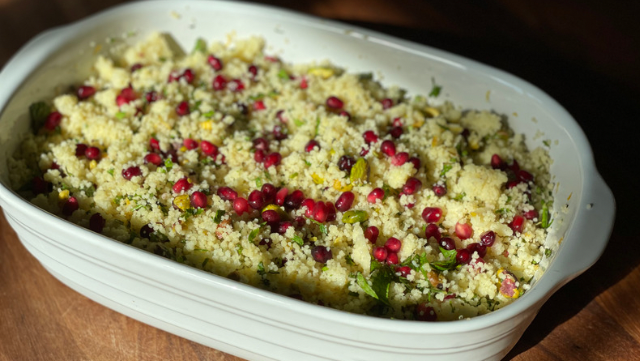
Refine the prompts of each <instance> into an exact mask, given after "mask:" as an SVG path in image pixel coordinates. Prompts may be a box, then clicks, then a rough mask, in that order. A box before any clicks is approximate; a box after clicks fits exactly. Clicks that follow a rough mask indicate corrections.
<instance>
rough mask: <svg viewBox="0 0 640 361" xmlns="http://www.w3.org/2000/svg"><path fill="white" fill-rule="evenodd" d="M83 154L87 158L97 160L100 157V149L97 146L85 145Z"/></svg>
mask: <svg viewBox="0 0 640 361" xmlns="http://www.w3.org/2000/svg"><path fill="white" fill-rule="evenodd" d="M84 156H85V157H87V159H91V160H98V159H100V149H99V148H98V147H87V149H86V150H85V151H84Z"/></svg>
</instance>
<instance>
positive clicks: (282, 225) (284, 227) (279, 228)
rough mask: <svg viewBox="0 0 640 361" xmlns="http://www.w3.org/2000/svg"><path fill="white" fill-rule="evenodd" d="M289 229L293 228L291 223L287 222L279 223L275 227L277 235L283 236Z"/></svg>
mask: <svg viewBox="0 0 640 361" xmlns="http://www.w3.org/2000/svg"><path fill="white" fill-rule="evenodd" d="M291 227H293V223H291V222H289V221H284V222H280V223H278V225H277V226H276V232H277V233H278V234H285V233H287V229H289V228H291Z"/></svg>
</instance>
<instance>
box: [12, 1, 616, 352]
mask: <svg viewBox="0 0 640 361" xmlns="http://www.w3.org/2000/svg"><path fill="white" fill-rule="evenodd" d="M152 31H161V32H166V33H169V34H171V35H172V36H173V37H174V38H175V39H176V40H177V41H178V43H180V44H181V45H182V47H183V48H186V49H188V48H190V46H191V45H192V44H193V43H194V42H195V40H196V39H197V38H198V37H203V38H206V39H223V38H224V36H225V35H226V34H228V33H230V32H236V33H237V35H238V36H242V37H244V36H250V35H260V36H263V37H264V38H265V39H266V41H267V44H269V45H270V46H271V47H273V49H270V50H271V51H274V52H277V53H278V54H279V55H282V56H283V58H285V59H287V61H292V62H296V63H300V62H309V61H312V60H322V59H330V60H331V61H332V62H333V63H335V64H339V65H341V66H345V67H347V69H348V70H349V71H351V72H359V71H376V72H378V71H379V72H380V73H382V74H384V80H383V82H384V83H385V85H394V84H397V85H400V86H402V87H404V88H406V89H407V90H408V91H409V92H410V93H414V94H417V93H423V94H425V93H427V92H428V89H430V87H431V81H432V80H431V79H432V78H436V79H438V82H439V83H441V84H442V85H443V86H444V88H443V90H444V91H443V95H442V96H443V97H444V98H445V99H446V100H451V101H452V102H454V103H455V104H457V105H461V106H463V107H465V108H475V109H487V110H493V111H496V112H497V113H500V114H509V115H510V116H509V124H510V126H511V127H512V128H513V129H514V130H515V132H517V133H524V134H525V136H526V142H527V145H528V146H529V148H534V147H536V146H539V145H541V144H542V141H543V139H550V140H551V147H550V155H551V157H552V158H553V159H554V164H553V165H552V168H551V172H552V174H553V175H554V176H555V179H554V181H555V182H557V183H558V187H556V189H555V194H554V196H555V199H556V200H557V201H556V202H555V212H556V222H554V226H553V229H552V233H553V235H554V237H549V242H551V241H550V240H551V239H552V238H553V239H556V240H557V239H561V240H562V242H561V243H560V244H557V242H555V243H556V244H553V243H550V244H548V245H547V246H548V247H550V248H553V249H554V250H555V251H554V252H553V257H551V258H550V261H547V262H544V263H542V264H541V267H542V268H546V271H545V273H544V274H543V276H542V277H541V278H540V279H539V280H538V281H536V282H535V284H534V285H533V287H532V288H531V290H529V291H528V292H527V293H526V294H525V295H523V296H522V297H521V298H520V299H518V300H517V301H516V302H514V304H512V305H509V306H507V307H505V308H503V309H500V310H498V311H495V312H493V313H490V314H488V315H484V316H479V317H476V318H473V319H470V320H464V321H456V322H440V323H426V322H413V321H400V320H386V319H378V318H373V317H368V316H362V315H355V314H349V313H345V312H341V311H337V310H334V309H330V308H325V307H320V306H317V305H312V304H307V303H304V302H301V301H298V300H295V299H291V298H288V297H285V296H281V295H278V294H274V293H270V292H267V291H264V290H260V289H256V288H253V287H251V286H247V285H244V284H240V283H237V282H235V281H232V280H229V279H226V278H223V277H219V276H216V275H213V274H209V273H206V272H202V271H200V270H197V269H192V268H190V267H187V266H185V265H182V264H179V263H176V262H173V261H170V260H167V259H165V258H162V257H160V256H157V255H154V254H150V253H147V252H145V251H142V250H139V249H137V248H134V247H132V246H129V245H126V244H123V243H120V242H117V241H115V240H111V239H109V238H106V237H104V236H101V235H99V234H96V233H93V232H91V231H88V230H86V229H83V228H81V227H78V226H75V225H73V224H71V223H69V222H66V221H65V220H63V219H61V218H58V217H56V216H53V215H51V214H49V213H47V212H45V211H43V210H41V209H38V208H37V207H35V206H33V205H32V204H30V203H28V202H27V201H25V200H24V199H22V198H21V197H19V196H18V195H17V194H16V193H14V192H13V191H11V190H10V187H9V180H8V174H7V172H8V171H7V164H6V160H7V157H10V156H11V155H12V154H13V152H14V150H15V149H16V147H17V145H18V143H19V141H20V139H21V137H20V136H19V135H21V134H25V133H26V132H28V131H29V114H28V108H29V105H30V104H31V103H32V102H34V101H37V100H42V99H48V98H52V97H53V96H54V91H55V90H56V89H60V87H61V86H62V87H64V86H67V85H71V84H74V83H77V82H79V81H80V80H82V79H84V78H85V77H86V76H87V75H88V74H89V71H90V68H91V64H92V63H93V62H94V61H95V58H96V56H97V54H100V53H103V54H105V53H106V54H108V52H109V50H110V49H112V48H114V47H121V46H123V44H132V43H135V42H136V41H138V40H140V39H142V38H144V37H145V36H147V35H148V34H149V33H150V32H152ZM0 84H2V87H0V109H1V114H0V149H1V156H0V180H1V181H2V186H0V205H2V207H3V208H4V210H5V215H6V216H7V219H8V221H9V223H10V224H11V225H12V227H13V228H14V229H15V230H16V232H17V234H18V236H19V238H20V240H21V241H22V242H23V244H24V245H25V247H26V248H27V249H28V250H29V251H30V252H31V253H32V254H33V255H34V256H35V257H36V258H37V259H38V260H39V261H40V262H41V263H42V264H43V265H44V266H45V267H46V268H47V270H49V272H51V273H52V274H53V275H54V276H55V277H57V278H58V279H60V280H61V281H62V282H64V283H65V284H67V285H68V286H69V287H71V288H73V289H75V290H76V291H78V292H80V293H82V294H83V295H85V296H87V297H89V298H91V299H93V300H95V301H97V302H99V303H101V304H103V305H105V306H107V307H110V308H112V309H114V310H116V311H118V312H121V313H123V314H125V315H128V316H130V317H133V318H135V319H138V320H140V321H142V322H145V323H148V324H150V325H153V326H155V327H158V328H161V329H164V330H166V331H168V332H171V333H174V334H177V335H179V336H182V337H185V338H188V339H191V340H193V341H196V342H199V343H202V344H205V345H208V346H211V347H214V348H217V349H219V350H222V351H225V352H229V353H232V354H235V355H238V356H240V357H245V358H248V359H255V360H272V359H287V360H389V359H402V360H423V359H426V358H429V359H447V360H468V359H474V360H477V359H488V360H494V359H500V358H501V357H503V356H504V355H505V354H506V353H507V352H508V351H509V350H510V349H511V348H512V347H513V345H515V343H516V342H517V340H518V339H519V337H520V336H521V335H522V333H523V332H524V330H525V329H526V327H527V326H528V325H529V324H530V322H531V321H532V320H533V318H534V317H535V315H536V313H537V312H538V310H539V309H540V307H541V306H542V305H543V303H544V302H545V301H546V300H547V299H548V298H549V297H550V296H551V295H552V294H553V292H555V291H556V290H557V289H558V288H559V287H561V286H562V285H564V284H565V283H566V282H568V281H569V280H571V279H573V278H575V277H576V276H577V275H579V274H580V273H582V272H584V270H586V269H587V268H588V267H589V266H591V265H592V264H593V263H594V262H595V261H596V260H597V259H598V257H599V256H600V254H601V253H602V251H603V249H604V247H605V245H606V243H607V240H608V237H609V233H610V231H611V227H612V226H613V219H614V213H615V205H614V200H613V196H612V194H611V191H610V190H609V188H608V187H607V185H606V184H605V183H604V182H603V180H602V178H601V177H600V175H599V174H598V172H597V170H596V169H595V165H594V161H593V157H592V153H591V148H590V146H589V144H588V142H587V140H586V137H585V136H584V134H583V132H582V130H581V129H580V128H579V126H578V125H577V124H576V122H575V120H574V119H573V118H572V117H571V115H569V114H568V113H567V112H566V110H564V109H563V108H562V107H561V106H560V105H559V104H558V103H556V102H555V101H554V100H553V99H551V98H550V97H549V96H548V95H546V94H545V93H544V92H542V91H540V90H539V89H538V88H536V87H535V86H533V85H531V84H529V83H527V82H525V81H523V80H521V79H518V78H516V77H514V76H512V75H510V74H506V73H504V72H502V71H500V70H496V69H493V68H491V67H488V66H485V65H482V64H479V63H476V62H474V61H471V60H468V59H464V58H461V57H459V56H455V55H452V54H449V53H446V52H443V51H440V50H436V49H433V48H429V47H426V46H423V45H418V44H414V43H411V42H407V41H404V40H400V39H397V38H393V37H390V36H386V35H382V34H378V33H375V32H372V31H368V30H363V29H360V28H356V27H352V26H349V25H344V24H339V23H336V22H331V21H327V20H323V19H319V18H314V17H310V16H306V15H300V14H297V13H293V12H290V11H284V10H279V9H274V8H271V7H266V6H257V5H250V4H243V3H235V2H217V1H216V2H211V1H207V2H205V1H154V2H141V3H133V4H129V5H124V6H120V7H116V8H113V9H111V10H108V11H105V12H102V13H100V14H98V15H95V16H92V17H90V18H88V19H85V20H82V21H80V22H77V23H74V24H71V25H68V26H64V27H61V28H57V29H54V30H51V31H48V32H45V33H43V34H41V35H40V36H38V37H36V38H35V39H33V40H32V41H31V42H29V43H28V44H27V45H25V46H24V47H23V48H22V49H21V50H20V51H19V52H18V53H17V54H16V55H15V56H14V57H13V58H12V59H11V61H10V62H9V63H8V64H7V65H6V66H5V68H4V69H3V71H2V73H0ZM540 134H544V137H542V136H540ZM565 200H566V202H565ZM596 220H597V221H596ZM596 225H597V227H596Z"/></svg>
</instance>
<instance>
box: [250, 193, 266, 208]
mask: <svg viewBox="0 0 640 361" xmlns="http://www.w3.org/2000/svg"><path fill="white" fill-rule="evenodd" d="M248 201H249V206H251V208H253V209H260V208H262V207H264V206H265V200H264V194H262V192H260V191H259V190H257V189H256V190H254V191H253V192H251V194H249V199H248Z"/></svg>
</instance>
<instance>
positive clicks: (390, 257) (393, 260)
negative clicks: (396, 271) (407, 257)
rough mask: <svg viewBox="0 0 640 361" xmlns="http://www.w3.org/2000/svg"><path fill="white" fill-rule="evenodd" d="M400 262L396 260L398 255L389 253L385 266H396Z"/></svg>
mask: <svg viewBox="0 0 640 361" xmlns="http://www.w3.org/2000/svg"><path fill="white" fill-rule="evenodd" d="M398 263H400V260H399V259H398V254H397V253H394V252H389V254H388V255H387V264H398Z"/></svg>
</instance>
